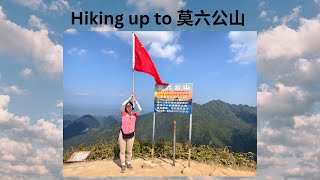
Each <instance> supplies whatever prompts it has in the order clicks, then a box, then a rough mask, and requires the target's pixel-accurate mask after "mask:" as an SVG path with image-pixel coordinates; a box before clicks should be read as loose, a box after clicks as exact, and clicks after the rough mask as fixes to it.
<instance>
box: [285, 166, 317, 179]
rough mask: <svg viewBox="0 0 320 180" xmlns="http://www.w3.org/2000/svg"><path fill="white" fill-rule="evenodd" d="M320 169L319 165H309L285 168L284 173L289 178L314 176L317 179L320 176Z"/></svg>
mask: <svg viewBox="0 0 320 180" xmlns="http://www.w3.org/2000/svg"><path fill="white" fill-rule="evenodd" d="M319 172H320V171H319V169H318V167H314V168H309V167H303V168H290V169H287V170H285V172H284V173H283V174H284V176H285V177H287V178H308V179H309V178H312V179H313V178H314V179H317V178H319V177H320V175H319Z"/></svg>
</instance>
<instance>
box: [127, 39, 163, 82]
mask: <svg viewBox="0 0 320 180" xmlns="http://www.w3.org/2000/svg"><path fill="white" fill-rule="evenodd" d="M134 54H135V62H134V68H133V69H134V70H136V71H139V72H144V73H147V74H150V75H151V76H153V77H154V80H155V81H156V83H157V84H162V85H168V83H163V82H162V81H161V79H160V76H159V74H158V72H157V69H156V67H155V66H154V64H153V62H152V60H151V58H150V56H149V54H148V52H147V51H146V49H145V48H144V47H143V45H142V44H141V42H140V41H139V39H138V38H137V36H136V35H134Z"/></svg>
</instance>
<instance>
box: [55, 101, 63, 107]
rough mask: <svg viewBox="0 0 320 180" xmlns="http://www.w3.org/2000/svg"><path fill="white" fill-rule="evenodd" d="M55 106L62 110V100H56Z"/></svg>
mask: <svg viewBox="0 0 320 180" xmlns="http://www.w3.org/2000/svg"><path fill="white" fill-rule="evenodd" d="M56 106H57V107H58V108H62V107H63V101H62V100H57V104H56Z"/></svg>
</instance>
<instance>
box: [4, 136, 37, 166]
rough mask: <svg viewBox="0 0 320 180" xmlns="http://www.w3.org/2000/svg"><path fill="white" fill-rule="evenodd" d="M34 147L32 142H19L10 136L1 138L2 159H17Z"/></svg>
mask: <svg viewBox="0 0 320 180" xmlns="http://www.w3.org/2000/svg"><path fill="white" fill-rule="evenodd" d="M31 149H32V145H31V144H27V143H19V142H16V141H12V140H10V139H8V138H0V159H1V160H5V161H16V160H19V158H23V157H24V156H26V155H27V154H28V152H29V151H30V150H31Z"/></svg>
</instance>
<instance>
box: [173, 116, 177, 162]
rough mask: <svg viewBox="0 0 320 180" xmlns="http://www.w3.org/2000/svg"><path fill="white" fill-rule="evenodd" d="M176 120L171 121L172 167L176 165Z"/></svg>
mask: <svg viewBox="0 0 320 180" xmlns="http://www.w3.org/2000/svg"><path fill="white" fill-rule="evenodd" d="M176 127H177V125H176V120H174V121H173V166H175V165H176Z"/></svg>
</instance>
